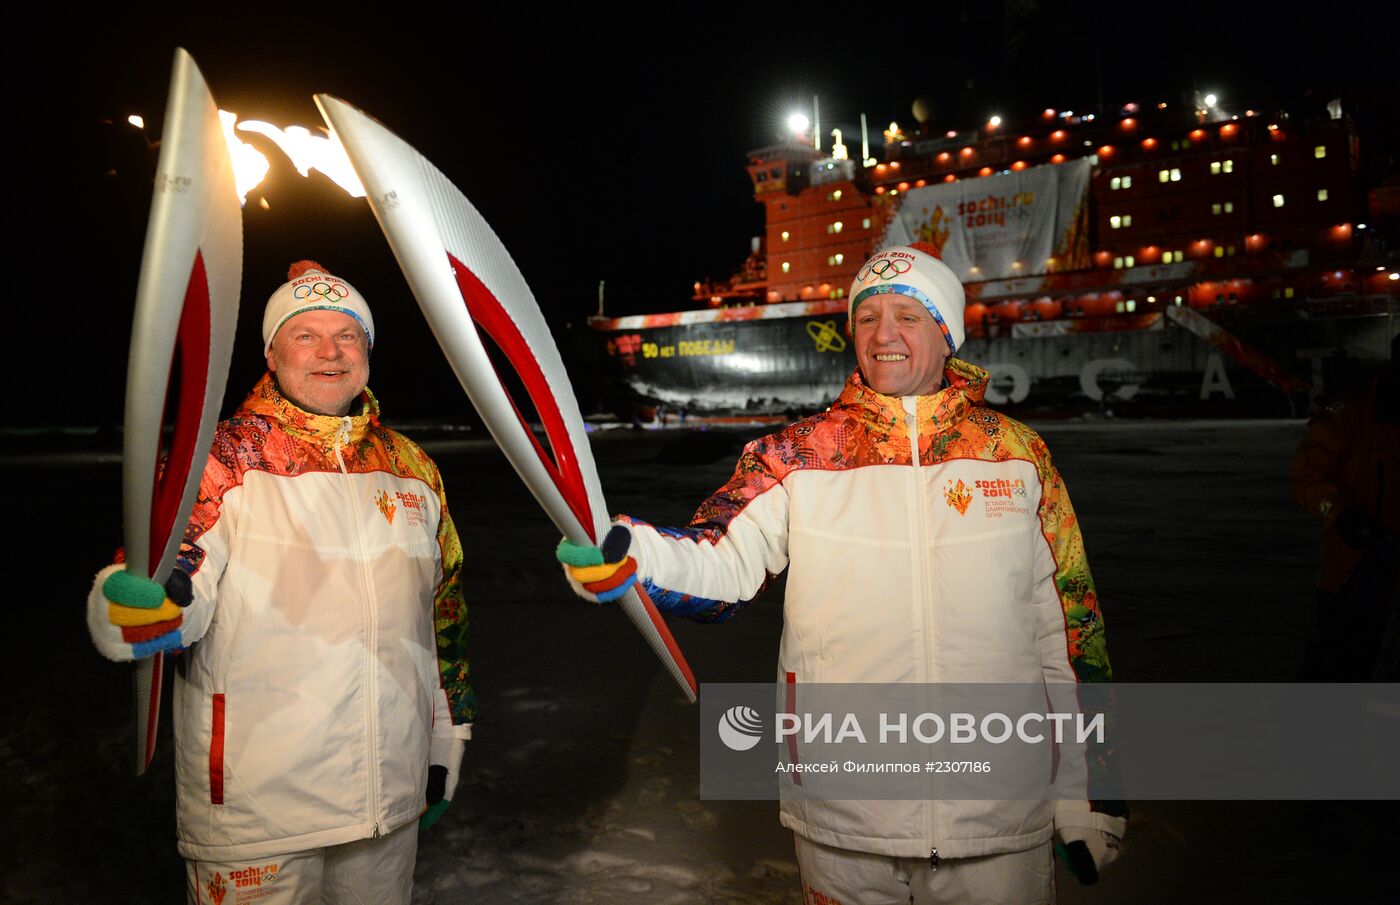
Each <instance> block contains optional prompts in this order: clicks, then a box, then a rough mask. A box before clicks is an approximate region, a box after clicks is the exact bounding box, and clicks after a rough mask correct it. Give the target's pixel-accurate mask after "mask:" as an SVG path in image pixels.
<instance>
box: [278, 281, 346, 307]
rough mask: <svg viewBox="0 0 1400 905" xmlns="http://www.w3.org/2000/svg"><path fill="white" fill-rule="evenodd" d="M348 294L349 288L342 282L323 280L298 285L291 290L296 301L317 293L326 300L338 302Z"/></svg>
mask: <svg viewBox="0 0 1400 905" xmlns="http://www.w3.org/2000/svg"><path fill="white" fill-rule="evenodd" d="M349 294H350V290H349V289H347V288H345V284H343V283H327V282H324V281H320V282H316V283H312V284H311V285H310V286H298V287H297V288H295V289H293V290H292V298H294V299H296V300H297V301H302V300H303V299H308V298H310V297H311V296H313V295H319V296H320V297H321V298H323V299H325V300H326V301H328V302H338V301H341V300H342V299H344V298H345V297H346V296H348V295H349Z"/></svg>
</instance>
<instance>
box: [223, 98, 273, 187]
mask: <svg viewBox="0 0 1400 905" xmlns="http://www.w3.org/2000/svg"><path fill="white" fill-rule="evenodd" d="M237 120H238V114H236V113H230V112H228V111H227V110H220V111H219V123H220V125H222V126H223V127H224V141H226V142H228V156H229V159H231V160H232V161H233V181H234V184H235V185H236V186H237V191H238V201H239V203H240V204H246V203H247V202H248V193H249V192H251V191H252V190H253V189H255V188H257V187H258V183H260V182H262V181H263V179H264V178H265V177H266V176H267V171H268V169H269V165H268V162H267V158H266V157H264V156H263V155H262V153H261V152H260V151H258V149H257V148H255V147H253V146H252V145H250V144H246V143H244V142H242V141H240V140H239V138H238V136H237V135H235V134H234V132H233V124H234V123H235V122H236V121H237Z"/></svg>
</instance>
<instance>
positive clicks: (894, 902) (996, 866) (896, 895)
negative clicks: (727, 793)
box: [793, 834, 1055, 905]
mask: <svg viewBox="0 0 1400 905" xmlns="http://www.w3.org/2000/svg"><path fill="white" fill-rule="evenodd" d="M793 841H794V842H795V843H796V846H797V869H798V871H799V874H800V877H801V880H802V902H803V905H910V903H911V902H912V903H913V905H1050V903H1053V902H1054V901H1055V887H1054V876H1055V870H1054V867H1055V865H1054V862H1053V858H1054V855H1053V853H1052V851H1051V848H1050V843H1049V842H1048V841H1047V842H1046V843H1045V844H1044V845H1040V846H1037V847H1036V848H1033V849H1030V850H1028V851H1024V852H1010V853H1008V854H1004V855H986V856H983V857H980V858H944V859H942V860H941V861H939V863H938V868H937V869H936V870H935V869H933V867H932V866H931V865H930V859H929V858H892V857H890V856H888V855H872V854H870V853H869V852H856V851H851V850H850V849H844V848H833V847H831V846H829V845H822V844H821V843H819V842H813V841H811V840H810V839H805V838H803V837H802V836H798V835H796V834H794V835H793Z"/></svg>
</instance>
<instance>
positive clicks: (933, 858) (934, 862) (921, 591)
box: [905, 397, 938, 870]
mask: <svg viewBox="0 0 1400 905" xmlns="http://www.w3.org/2000/svg"><path fill="white" fill-rule="evenodd" d="M906 398H908V397H906ZM913 401H914V411H912V412H910V411H908V410H907V409H906V410H905V414H906V415H907V416H908V419H909V461H910V463H911V464H912V466H913V470H912V472H911V474H912V475H913V478H914V493H913V494H912V495H911V496H912V499H913V524H914V532H913V537H912V539H911V543H912V546H911V549H910V554H911V556H910V557H909V559H910V571H911V573H912V575H913V592H914V605H915V606H916V607H918V610H919V618H920V619H921V620H922V622H923V626H924V681H925V682H932V681H934V656H933V653H934V650H933V648H934V636H933V633H934V631H935V626H934V621H933V600H932V597H931V594H930V593H929V582H928V576H927V575H926V574H925V572H926V568H925V563H926V561H925V559H924V557H925V556H926V555H927V553H928V544H927V542H926V541H925V539H924V518H925V516H926V515H927V512H928V506H927V501H926V500H925V498H924V497H925V494H924V481H923V471H922V469H923V463H922V462H920V461H919V403H918V397H913ZM936 807H937V805H936V803H935V802H934V801H933V800H932V799H930V800H929V802H928V810H927V812H926V813H927V814H928V838H929V839H930V840H932V839H933V838H934V813H933V812H934V809H935V808H936ZM929 867H930V868H931V869H932V870H938V849H937V848H932V849H930V851H929Z"/></svg>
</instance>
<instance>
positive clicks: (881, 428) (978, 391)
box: [835, 358, 988, 438]
mask: <svg viewBox="0 0 1400 905" xmlns="http://www.w3.org/2000/svg"><path fill="white" fill-rule="evenodd" d="M987 380H988V374H987V372H986V371H984V370H982V369H981V368H979V367H977V366H976V365H974V364H969V363H968V362H965V361H961V360H959V359H956V358H950V359H948V363H947V364H946V365H944V367H943V384H944V386H943V388H942V389H941V390H939V391H938V392H937V393H934V394H932V395H929V396H918V397H915V398H916V399H917V407H916V411H917V415H916V416H915V417H916V418H917V419H918V423H919V436H921V437H928V436H931V435H933V434H936V433H941V432H942V431H946V430H948V429H949V428H951V427H954V426H955V425H957V424H958V422H960V421H962V420H963V419H964V418H966V417H967V415H968V413H969V412H970V411H971V410H972V409H973V407H974V406H979V405H982V404H983V400H984V399H985V398H986V394H987ZM835 407H837V408H845V409H850V410H853V412H855V413H856V414H857V417H859V418H860V420H861V421H862V422H864V423H865V425H866V426H867V428H869V429H870V430H872V431H874V432H875V433H876V434H877V435H879V436H881V437H886V438H889V437H892V436H899V435H903V436H906V437H907V434H908V428H907V427H906V426H905V421H906V417H905V409H904V401H903V399H902V398H901V397H898V396H886V395H884V394H883V393H877V392H875V391H874V390H872V389H871V388H870V387H868V386H866V385H865V378H864V377H862V376H861V373H860V369H859V368H857V369H856V370H855V371H854V372H852V374H851V376H850V377H849V378H848V379H847V380H846V386H845V388H844V389H843V390H842V391H841V396H840V398H839V399H837V401H836V406H835Z"/></svg>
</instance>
